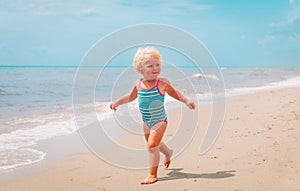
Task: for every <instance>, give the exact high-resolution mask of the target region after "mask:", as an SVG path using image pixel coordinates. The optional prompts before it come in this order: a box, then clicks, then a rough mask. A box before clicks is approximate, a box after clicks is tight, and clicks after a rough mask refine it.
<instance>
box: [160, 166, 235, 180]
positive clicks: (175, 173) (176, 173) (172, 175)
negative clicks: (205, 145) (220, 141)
mask: <svg viewBox="0 0 300 191" xmlns="http://www.w3.org/2000/svg"><path fill="white" fill-rule="evenodd" d="M167 170H169V171H171V172H169V173H168V174H167V175H168V176H166V177H161V178H158V180H159V181H165V180H176V179H191V178H192V179H196V178H205V179H222V178H229V177H232V176H235V174H233V172H235V170H229V171H219V172H215V173H202V174H194V173H185V172H180V171H182V170H183V168H173V169H167Z"/></svg>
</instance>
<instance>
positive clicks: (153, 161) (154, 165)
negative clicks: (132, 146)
mask: <svg viewBox="0 0 300 191" xmlns="http://www.w3.org/2000/svg"><path fill="white" fill-rule="evenodd" d="M166 127H167V124H166V123H165V122H162V123H157V124H156V125H155V126H153V127H152V129H153V132H152V133H151V134H149V136H148V141H147V147H148V151H149V160H150V168H149V175H148V177H147V178H146V179H145V180H144V181H142V182H141V184H152V183H154V182H156V181H157V170H158V165H159V157H160V156H159V146H160V142H161V140H162V137H163V135H164V133H165V130H166ZM145 138H146V139H147V137H146V134H145Z"/></svg>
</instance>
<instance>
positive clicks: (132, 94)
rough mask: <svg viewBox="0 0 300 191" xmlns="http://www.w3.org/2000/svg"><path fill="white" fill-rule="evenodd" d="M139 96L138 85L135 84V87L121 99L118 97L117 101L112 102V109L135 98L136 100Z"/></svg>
mask: <svg viewBox="0 0 300 191" xmlns="http://www.w3.org/2000/svg"><path fill="white" fill-rule="evenodd" d="M136 98H137V87H136V84H135V85H134V87H133V88H132V90H131V92H130V93H129V94H127V95H125V96H123V97H121V98H119V99H117V100H116V101H115V102H113V103H111V104H110V109H112V110H114V111H116V110H117V107H118V106H119V105H122V104H126V103H129V102H132V101H133V100H135V99H136Z"/></svg>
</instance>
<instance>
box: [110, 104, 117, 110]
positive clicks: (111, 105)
mask: <svg viewBox="0 0 300 191" xmlns="http://www.w3.org/2000/svg"><path fill="white" fill-rule="evenodd" d="M109 107H110V109H111V110H114V111H116V110H117V106H116V105H115V104H113V103H111V104H110V105H109Z"/></svg>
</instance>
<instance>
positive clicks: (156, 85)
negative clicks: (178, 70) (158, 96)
mask: <svg viewBox="0 0 300 191" xmlns="http://www.w3.org/2000/svg"><path fill="white" fill-rule="evenodd" d="M159 82H160V78H158V79H157V81H156V83H155V86H154V87H156V88H158V84H159Z"/></svg>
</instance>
